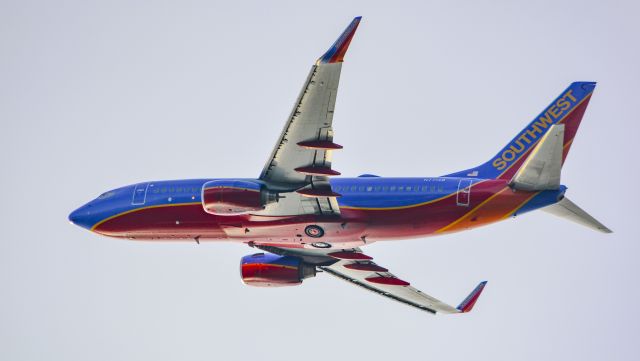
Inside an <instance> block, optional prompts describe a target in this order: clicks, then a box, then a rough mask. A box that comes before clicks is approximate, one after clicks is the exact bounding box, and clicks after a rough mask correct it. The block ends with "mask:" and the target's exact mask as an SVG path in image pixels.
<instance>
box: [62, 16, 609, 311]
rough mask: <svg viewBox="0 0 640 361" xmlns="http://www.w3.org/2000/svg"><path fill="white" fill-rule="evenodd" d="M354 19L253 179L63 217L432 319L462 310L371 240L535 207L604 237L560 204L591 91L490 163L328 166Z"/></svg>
mask: <svg viewBox="0 0 640 361" xmlns="http://www.w3.org/2000/svg"><path fill="white" fill-rule="evenodd" d="M360 21H361V17H356V18H354V19H353V21H352V22H351V23H350V24H349V26H348V27H347V28H346V29H345V30H344V32H343V33H342V34H341V35H340V37H339V38H338V39H337V40H336V41H335V42H334V43H333V45H331V47H330V48H329V50H328V51H327V52H326V53H324V54H323V55H322V56H321V57H320V58H319V59H318V60H317V61H316V62H315V64H314V65H313V66H312V67H311V71H310V72H309V75H308V76H307V78H306V80H305V82H304V85H303V87H302V91H301V92H300V95H299V96H298V98H297V100H296V102H295V104H294V106H293V110H292V111H291V114H290V115H289V117H288V119H287V120H286V122H285V125H284V129H283V130H282V133H281V134H280V136H279V137H278V139H277V141H276V144H275V147H274V148H273V151H272V152H271V155H270V156H269V157H268V158H267V162H266V164H265V166H264V168H263V169H262V173H260V176H259V177H258V178H256V179H246V178H222V179H220V178H212V179H190V180H169V181H148V182H140V183H136V184H133V185H128V186H125V187H122V188H118V189H114V190H111V191H107V192H105V193H103V194H101V195H100V196H98V197H97V198H96V199H94V200H92V201H90V202H89V203H87V204H85V205H83V206H82V207H80V208H78V209H77V210H75V211H73V212H72V213H71V214H70V215H69V220H70V222H71V223H72V224H75V225H78V226H80V227H83V228H85V229H88V230H90V231H92V232H95V233H97V234H100V235H104V236H109V237H117V238H125V239H131V240H149V241H166V240H186V241H192V242H193V241H195V242H197V243H200V242H201V241H215V240H219V241H220V240H222V241H234V242H240V243H244V244H246V245H248V246H250V247H253V248H256V249H258V250H259V251H260V252H259V253H255V254H252V255H248V256H245V257H243V258H242V259H241V261H240V276H241V279H242V281H243V282H244V283H245V284H246V285H250V286H259V287H282V286H295V285H300V284H302V282H303V280H305V279H308V278H311V277H315V276H316V274H317V273H320V272H322V273H327V274H330V275H332V276H336V277H337V278H340V279H343V280H345V281H347V282H349V283H351V284H354V285H357V286H360V287H362V288H364V289H367V290H369V291H372V292H375V293H377V294H380V295H382V296H385V297H387V298H389V299H392V300H395V301H399V302H401V303H404V304H406V305H409V306H413V307H415V308H418V309H420V310H423V311H427V312H429V313H433V314H435V313H443V314H452V313H467V312H469V311H471V309H472V308H473V306H474V304H475V303H476V301H477V300H478V298H479V296H480V294H481V292H482V291H483V289H484V287H485V285H486V281H483V282H481V283H480V284H479V285H478V286H477V287H476V288H475V289H474V290H473V291H472V292H471V293H470V294H469V296H468V297H466V298H465V299H464V301H463V302H462V303H460V304H459V305H458V306H457V307H454V306H450V305H448V304H446V303H444V302H442V301H440V300H438V299H436V298H434V297H431V296H429V295H427V294H426V293H423V292H422V291H420V290H418V289H416V288H414V287H412V286H411V285H410V283H409V282H407V281H404V280H402V279H401V278H399V277H397V276H395V275H394V274H393V273H391V272H389V270H388V269H387V268H385V267H383V266H381V265H379V264H377V263H375V262H374V261H373V258H372V257H371V256H369V255H367V254H365V253H364V252H363V251H362V249H361V248H362V247H363V246H366V245H368V244H371V243H373V242H378V241H388V240H398V239H407V238H416V237H426V236H436V235H443V234H448V233H453V232H459V231H464V230H468V229H473V228H476V227H480V226H484V225H488V224H491V223H494V222H498V221H502V220H505V219H508V218H512V217H515V216H520V215H522V214H525V213H527V212H530V211H533V210H537V209H542V210H544V211H547V212H549V213H551V214H554V215H556V216H560V217H563V218H566V219H568V220H570V221H574V222H577V223H579V224H582V225H584V226H587V227H589V228H592V229H594V230H597V231H600V232H604V233H610V232H611V230H609V229H608V228H607V227H605V226H604V225H603V224H602V223H600V222H598V221H597V220H596V219H595V218H593V217H592V216H590V215H589V214H587V213H586V212H585V211H583V210H582V209H581V208H579V207H578V206H577V205H575V204H574V203H573V202H571V201H570V200H569V199H568V198H567V197H566V196H565V192H566V190H567V187H566V186H564V185H562V184H561V183H560V176H561V170H562V165H563V163H564V161H565V159H566V157H567V154H568V152H569V149H570V148H571V144H572V142H573V139H574V137H575V135H576V132H577V130H578V126H579V125H580V122H581V120H582V117H583V115H584V112H585V110H586V108H587V105H588V104H589V100H590V99H591V95H592V93H593V91H594V89H595V86H596V83H594V82H575V83H572V84H571V85H569V87H568V88H567V89H566V90H564V91H563V92H562V93H561V94H560V95H559V96H558V97H557V98H556V99H554V100H553V101H552V102H551V104H550V105H548V106H547V107H546V108H545V109H544V110H543V111H542V113H540V114H539V115H538V116H536V117H535V118H534V120H532V121H531V122H530V123H529V124H527V125H526V126H525V127H524V129H522V130H521V131H520V132H519V133H517V134H516V136H515V137H514V138H513V139H512V140H511V141H510V142H509V143H507V145H506V146H504V147H503V148H502V149H500V151H498V153H497V154H496V155H495V156H494V157H492V158H490V159H489V160H488V161H487V162H486V163H483V164H481V165H479V166H476V167H472V168H469V169H466V170H462V171H459V172H455V173H451V174H446V175H443V176H436V177H417V178H416V177H393V178H389V177H380V176H377V175H371V174H364V175H361V176H359V177H355V178H342V177H337V176H339V175H340V173H339V172H338V171H336V170H335V169H334V168H333V166H332V162H331V155H332V153H333V152H334V151H337V150H340V149H342V146H341V145H339V144H337V143H334V141H333V138H334V134H333V128H332V123H333V113H334V109H335V103H336V95H337V90H338V82H339V79H340V72H341V69H342V63H343V60H344V57H345V54H346V52H347V49H348V47H349V44H350V43H351V40H352V39H353V36H354V34H355V32H356V29H357V28H358V25H359V24H360Z"/></svg>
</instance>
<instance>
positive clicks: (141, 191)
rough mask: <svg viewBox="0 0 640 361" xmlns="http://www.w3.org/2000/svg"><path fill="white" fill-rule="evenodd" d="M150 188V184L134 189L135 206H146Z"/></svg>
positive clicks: (140, 184) (133, 203) (132, 201)
mask: <svg viewBox="0 0 640 361" xmlns="http://www.w3.org/2000/svg"><path fill="white" fill-rule="evenodd" d="M148 188H149V183H139V184H136V187H135V188H134V189H133V199H132V200H131V204H132V205H134V206H138V205H142V204H144V202H145V201H146V199H147V189H148Z"/></svg>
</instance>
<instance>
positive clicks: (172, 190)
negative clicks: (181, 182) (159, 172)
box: [149, 187, 200, 194]
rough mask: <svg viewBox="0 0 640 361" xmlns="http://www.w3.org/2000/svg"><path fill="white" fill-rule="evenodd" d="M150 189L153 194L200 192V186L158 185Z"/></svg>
mask: <svg viewBox="0 0 640 361" xmlns="http://www.w3.org/2000/svg"><path fill="white" fill-rule="evenodd" d="M149 191H150V192H151V193H153V194H159V193H171V194H175V193H199V192H200V187H162V188H160V187H158V188H155V187H154V188H150V189H149Z"/></svg>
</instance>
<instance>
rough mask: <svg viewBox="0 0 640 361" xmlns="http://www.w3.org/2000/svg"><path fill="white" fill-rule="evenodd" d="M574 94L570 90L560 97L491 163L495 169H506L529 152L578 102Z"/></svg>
mask: <svg viewBox="0 0 640 361" xmlns="http://www.w3.org/2000/svg"><path fill="white" fill-rule="evenodd" d="M572 92H573V90H568V91H567V92H566V93H564V94H563V95H562V96H560V97H559V98H558V99H557V100H556V101H555V102H554V103H553V104H551V105H550V106H549V107H548V108H547V109H546V110H545V111H544V113H542V115H540V117H538V119H537V120H536V121H534V122H533V123H532V124H531V125H530V126H529V127H527V128H526V129H525V130H523V131H522V133H520V134H519V135H518V136H517V137H516V138H515V139H514V140H513V141H512V142H511V144H509V145H508V146H507V147H506V148H504V149H503V150H502V152H501V153H500V154H499V155H498V157H497V158H496V159H494V160H493V162H491V164H492V165H493V167H494V168H496V169H497V170H503V169H505V168H506V167H507V166H508V165H509V164H510V163H511V162H513V161H514V160H516V159H518V157H519V155H520V154H521V153H523V152H525V151H526V150H528V149H529V148H530V147H531V145H532V144H535V142H536V141H537V140H538V138H540V137H541V136H542V135H544V133H546V131H547V129H548V128H549V126H551V125H553V124H555V123H556V122H557V121H558V120H560V119H562V118H563V117H564V116H565V115H566V114H567V113H568V112H569V110H570V109H571V108H572V106H573V105H575V104H576V102H577V99H576V97H574V96H573V94H572Z"/></svg>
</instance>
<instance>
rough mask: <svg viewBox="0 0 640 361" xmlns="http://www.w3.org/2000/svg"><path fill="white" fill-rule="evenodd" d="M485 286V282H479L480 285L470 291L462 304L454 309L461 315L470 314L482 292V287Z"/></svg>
mask: <svg viewBox="0 0 640 361" xmlns="http://www.w3.org/2000/svg"><path fill="white" fill-rule="evenodd" d="M486 284H487V281H482V282H480V284H479V285H478V286H476V288H475V289H474V290H473V291H471V293H470V294H469V296H467V298H465V299H464V301H462V303H461V304H460V305H459V306H458V307H456V308H457V309H458V310H460V312H462V313H465V312H470V311H471V309H473V305H475V304H476V301H478V298H480V294H481V293H482V290H483V289H484V286H485V285H486Z"/></svg>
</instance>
